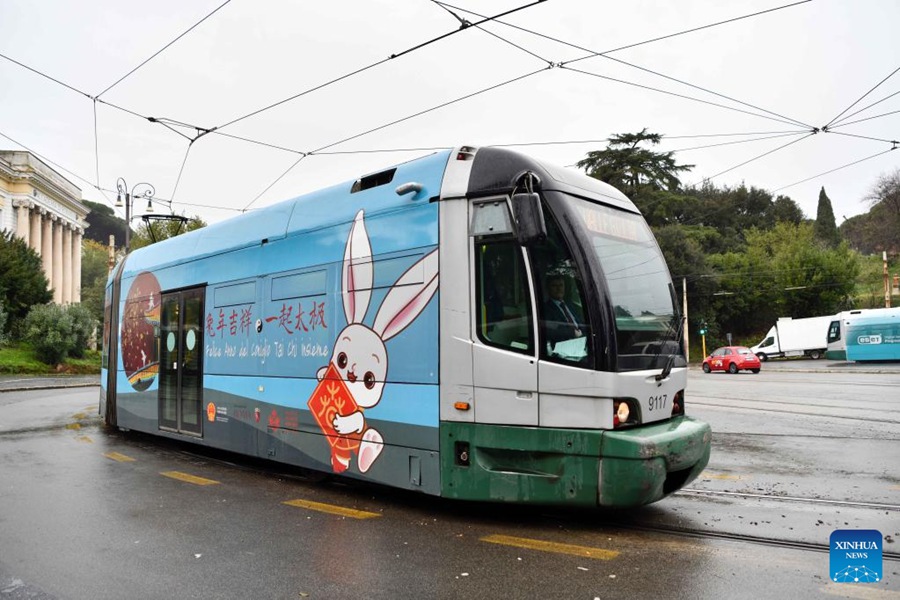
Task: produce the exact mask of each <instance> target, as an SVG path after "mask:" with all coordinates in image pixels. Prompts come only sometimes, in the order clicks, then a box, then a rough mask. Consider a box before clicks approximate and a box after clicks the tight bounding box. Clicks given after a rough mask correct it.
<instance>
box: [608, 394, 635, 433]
mask: <svg viewBox="0 0 900 600" xmlns="http://www.w3.org/2000/svg"><path fill="white" fill-rule="evenodd" d="M636 421H637V412H636V411H635V410H633V409H632V406H631V403H630V402H628V401H627V400H614V401H613V427H621V426H622V425H633V424H634V423H636Z"/></svg>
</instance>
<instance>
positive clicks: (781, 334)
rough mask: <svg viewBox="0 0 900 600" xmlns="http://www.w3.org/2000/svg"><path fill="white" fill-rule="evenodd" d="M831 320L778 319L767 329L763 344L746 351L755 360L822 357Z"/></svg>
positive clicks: (830, 317) (830, 316) (813, 318)
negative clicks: (750, 351) (752, 355)
mask: <svg viewBox="0 0 900 600" xmlns="http://www.w3.org/2000/svg"><path fill="white" fill-rule="evenodd" d="M833 320H834V316H832V315H828V316H824V317H808V318H805V319H792V318H791V317H782V318H780V319H778V321H776V322H775V325H773V326H772V328H771V329H769V333H767V334H766V337H765V338H763V341H761V342H760V343H758V344H757V345H755V346H753V347H752V348H750V350H752V351H753V353H754V354H756V355H757V356H758V357H759V360H762V361H765V360H768V359H770V358H780V357H786V356H808V357H810V358H812V359H817V358H822V357H823V356H825V349H826V348H827V347H828V326H829V325H830V324H831V321H833Z"/></svg>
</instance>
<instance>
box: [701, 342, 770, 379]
mask: <svg viewBox="0 0 900 600" xmlns="http://www.w3.org/2000/svg"><path fill="white" fill-rule="evenodd" d="M760 366H761V363H760V362H759V357H758V356H756V355H755V354H753V352H752V351H751V350H750V348H744V347H743V346H724V347H722V348H718V349H716V351H715V352H713V353H712V354H710V355H709V356H707V357H706V358H704V359H703V372H704V373H709V372H711V371H728V372H729V373H732V374H733V373H737V372H738V371H753V372H754V373H759V368H760Z"/></svg>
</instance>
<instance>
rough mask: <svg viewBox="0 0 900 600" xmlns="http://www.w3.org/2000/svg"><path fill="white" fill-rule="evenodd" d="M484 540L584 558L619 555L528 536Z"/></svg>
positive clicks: (487, 537)
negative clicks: (533, 538)
mask: <svg viewBox="0 0 900 600" xmlns="http://www.w3.org/2000/svg"><path fill="white" fill-rule="evenodd" d="M481 541H482V542H488V543H491V544H502V545H504V546H515V547H517V548H527V549H528V550H540V551H542V552H556V553H558V554H571V555H573V556H580V557H582V558H594V559H597V560H611V559H613V558H615V557H617V556H618V555H619V553H618V552H616V551H615V550H603V549H602V548H591V547H589V546H575V545H574V544H560V543H559V542H545V541H542V540H532V539H528V538H520V537H513V536H509V535H489V536H486V537H483V538H481Z"/></svg>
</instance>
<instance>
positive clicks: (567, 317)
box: [531, 210, 591, 366]
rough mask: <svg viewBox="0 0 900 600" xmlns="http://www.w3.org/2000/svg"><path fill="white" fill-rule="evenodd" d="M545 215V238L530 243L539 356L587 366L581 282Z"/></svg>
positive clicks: (587, 340) (586, 322)
mask: <svg viewBox="0 0 900 600" xmlns="http://www.w3.org/2000/svg"><path fill="white" fill-rule="evenodd" d="M545 214H546V215H547V217H548V218H547V239H546V240H545V241H544V242H541V243H540V244H536V245H534V246H532V248H531V251H532V254H531V258H532V264H533V271H534V278H535V287H536V288H537V290H538V291H539V293H538V294H536V296H537V300H538V304H539V307H540V309H539V310H540V312H539V314H540V327H541V346H540V348H541V358H544V359H547V360H551V361H555V362H563V363H568V364H572V363H575V364H578V365H580V366H589V363H590V360H591V358H590V354H591V350H590V348H591V344H590V340H591V326H590V322H589V318H588V314H587V302H586V301H585V295H584V285H583V284H582V280H581V275H580V273H579V272H578V267H577V266H576V265H575V261H574V260H573V258H572V253H571V252H570V251H569V247H568V245H567V244H566V242H565V239H563V236H562V232H561V231H560V230H559V226H558V225H557V224H556V221H555V220H554V219H553V218H552V216H550V214H549V211H546V210H545Z"/></svg>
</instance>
